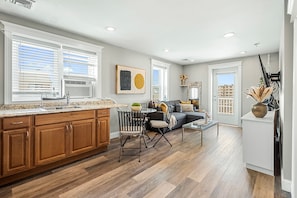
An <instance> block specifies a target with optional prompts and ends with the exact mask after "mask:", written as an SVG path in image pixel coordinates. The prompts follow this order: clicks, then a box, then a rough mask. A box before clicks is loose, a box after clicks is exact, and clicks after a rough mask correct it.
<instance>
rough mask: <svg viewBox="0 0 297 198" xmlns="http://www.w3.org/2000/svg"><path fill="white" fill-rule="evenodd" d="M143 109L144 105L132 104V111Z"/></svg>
mask: <svg viewBox="0 0 297 198" xmlns="http://www.w3.org/2000/svg"><path fill="white" fill-rule="evenodd" d="M141 109H142V106H131V110H132V111H140V110H141Z"/></svg>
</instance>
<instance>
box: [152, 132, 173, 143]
mask: <svg viewBox="0 0 297 198" xmlns="http://www.w3.org/2000/svg"><path fill="white" fill-rule="evenodd" d="M158 131H159V133H160V135H161V136H160V138H159V139H158V140H157V141H156V142H155V144H154V145H153V147H155V146H156V144H157V143H158V142H159V141H160V140H161V138H162V137H163V138H164V139H165V140H166V141H167V142H168V144H169V145H170V146H171V147H172V144H171V143H170V142H169V140H168V139H167V137H166V136H165V133H164V132H163V131H161V129H160V128H158ZM155 137H156V136H155ZM155 137H154V138H155ZM154 138H153V139H154Z"/></svg>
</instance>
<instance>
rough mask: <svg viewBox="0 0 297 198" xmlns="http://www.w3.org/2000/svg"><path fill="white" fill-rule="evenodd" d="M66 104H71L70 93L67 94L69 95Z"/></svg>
mask: <svg viewBox="0 0 297 198" xmlns="http://www.w3.org/2000/svg"><path fill="white" fill-rule="evenodd" d="M66 104H67V105H69V104H70V94H69V92H67V94H66Z"/></svg>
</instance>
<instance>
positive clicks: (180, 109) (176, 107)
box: [175, 104, 182, 112]
mask: <svg viewBox="0 0 297 198" xmlns="http://www.w3.org/2000/svg"><path fill="white" fill-rule="evenodd" d="M175 111H176V112H182V108H181V104H176V105H175Z"/></svg>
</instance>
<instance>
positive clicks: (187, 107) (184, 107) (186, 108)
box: [180, 104, 194, 112]
mask: <svg viewBox="0 0 297 198" xmlns="http://www.w3.org/2000/svg"><path fill="white" fill-rule="evenodd" d="M180 106H181V111H182V112H193V111H194V110H193V105H192V104H180Z"/></svg>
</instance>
